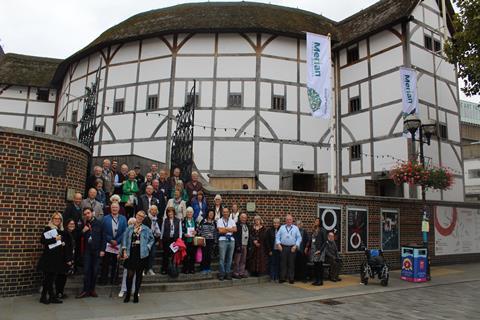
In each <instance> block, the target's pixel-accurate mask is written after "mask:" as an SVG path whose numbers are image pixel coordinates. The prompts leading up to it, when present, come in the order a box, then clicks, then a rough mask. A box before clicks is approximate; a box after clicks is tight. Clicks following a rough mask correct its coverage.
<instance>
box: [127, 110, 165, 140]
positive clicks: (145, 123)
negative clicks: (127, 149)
mask: <svg viewBox="0 0 480 320" xmlns="http://www.w3.org/2000/svg"><path fill="white" fill-rule="evenodd" d="M162 120H163V117H159V116H157V115H156V114H153V113H149V114H148V116H147V114H146V113H143V112H141V113H137V115H136V124H135V138H150V137H151V136H152V134H153V131H154V130H155V128H156V127H157V126H158V125H159V124H160V122H162ZM163 126H164V127H165V128H164V135H163V136H166V133H167V132H166V131H167V129H166V126H167V123H165V124H164V125H163ZM155 136H162V135H158V134H157V135H155Z"/></svg>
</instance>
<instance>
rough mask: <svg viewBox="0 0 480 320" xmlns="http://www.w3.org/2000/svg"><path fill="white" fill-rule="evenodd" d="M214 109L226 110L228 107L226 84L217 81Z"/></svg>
mask: <svg viewBox="0 0 480 320" xmlns="http://www.w3.org/2000/svg"><path fill="white" fill-rule="evenodd" d="M216 96H217V98H216V101H215V102H216V107H217V108H226V107H227V105H228V82H226V81H218V82H217V92H216Z"/></svg>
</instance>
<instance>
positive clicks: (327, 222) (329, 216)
mask: <svg viewBox="0 0 480 320" xmlns="http://www.w3.org/2000/svg"><path fill="white" fill-rule="evenodd" d="M322 225H323V227H324V228H325V229H326V230H327V231H332V230H333V229H335V227H336V226H337V214H336V213H335V210H333V209H325V210H324V211H323V213H322Z"/></svg>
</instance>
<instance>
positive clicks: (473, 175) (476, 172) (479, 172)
mask: <svg viewBox="0 0 480 320" xmlns="http://www.w3.org/2000/svg"><path fill="white" fill-rule="evenodd" d="M478 178H480V169H473V170H468V179H478Z"/></svg>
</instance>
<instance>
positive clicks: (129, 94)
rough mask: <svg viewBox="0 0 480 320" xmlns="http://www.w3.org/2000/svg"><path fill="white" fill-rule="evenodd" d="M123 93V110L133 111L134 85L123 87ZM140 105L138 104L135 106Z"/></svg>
mask: <svg viewBox="0 0 480 320" xmlns="http://www.w3.org/2000/svg"><path fill="white" fill-rule="evenodd" d="M123 89H124V90H122V91H124V94H123V95H121V97H123V98H124V99H125V111H133V110H134V109H135V87H128V88H123ZM117 97H118V90H117ZM137 107H140V106H137Z"/></svg>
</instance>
